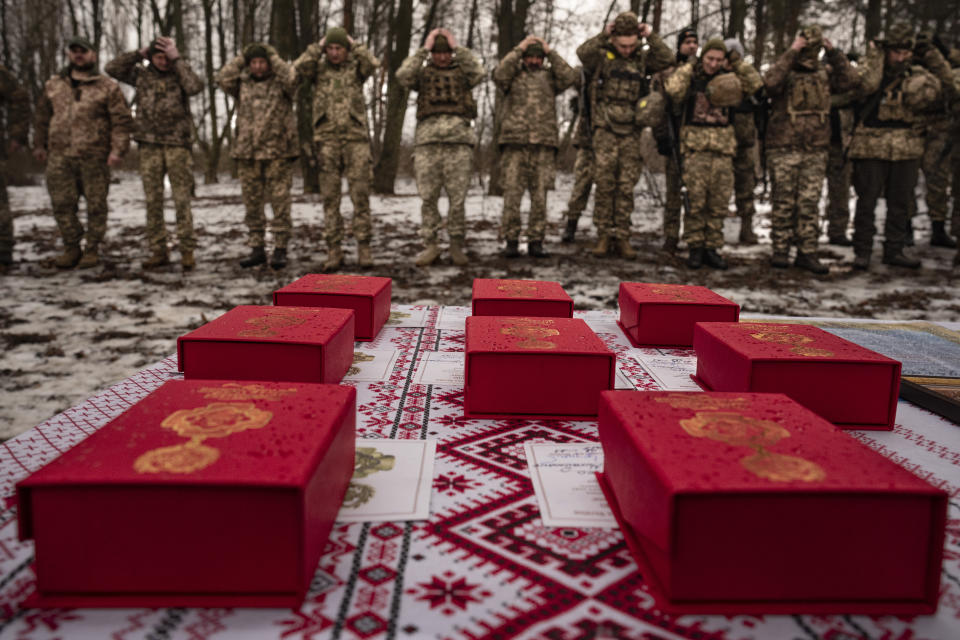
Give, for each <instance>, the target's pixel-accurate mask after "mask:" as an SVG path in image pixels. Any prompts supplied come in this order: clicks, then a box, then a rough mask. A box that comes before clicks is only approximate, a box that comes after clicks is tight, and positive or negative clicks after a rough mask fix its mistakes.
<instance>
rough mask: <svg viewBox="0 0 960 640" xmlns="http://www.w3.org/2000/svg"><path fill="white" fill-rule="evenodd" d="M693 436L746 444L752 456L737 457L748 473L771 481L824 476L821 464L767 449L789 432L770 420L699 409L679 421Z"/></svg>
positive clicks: (811, 480)
mask: <svg viewBox="0 0 960 640" xmlns="http://www.w3.org/2000/svg"><path fill="white" fill-rule="evenodd" d="M680 426H681V427H683V430H684V431H686V432H687V433H688V434H690V435H691V436H693V437H695V438H709V439H710V440H715V441H717V442H723V443H725V444H729V445H732V446H734V447H749V448H751V449H753V450H754V453H753V455H749V456H747V457H745V458H741V459H740V464H741V465H743V467H744V468H745V469H746V470H747V471H749V472H750V473H752V474H754V475H756V476H758V477H760V478H766V479H767V480H772V481H774V482H793V481H800V482H820V481H821V480H823V479H824V478H826V477H827V474H826V472H825V471H824V470H823V467H821V466H820V465H818V464H817V463H816V462H813V461H811V460H805V459H803V458H798V457H795V456H788V455H784V454H780V453H774V452H771V451H768V450H767V448H768V447H772V446H773V445H775V444H776V443H777V442H779V441H780V440H782V439H784V438H789V437H790V432H789V431H788V430H787V429H785V428H784V427H782V426H781V425H779V424H777V423H776V422H774V421H772V420H761V419H759V418H751V417H750V416H745V415H742V414H740V413H736V412H733V411H698V412H697V414H696V415H695V416H694V417H693V418H686V419H684V420H681V421H680Z"/></svg>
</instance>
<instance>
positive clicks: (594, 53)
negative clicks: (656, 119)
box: [577, 33, 675, 135]
mask: <svg viewBox="0 0 960 640" xmlns="http://www.w3.org/2000/svg"><path fill="white" fill-rule="evenodd" d="M647 40H648V42H649V44H650V47H649V48H648V49H645V48H643V47H642V46H639V47H637V50H636V51H635V52H634V53H633V55H631V56H630V57H629V58H624V57H623V56H621V55H620V54H618V53H617V52H616V50H615V49H614V48H613V44H612V43H611V42H610V36H608V35H607V34H605V33H601V34H600V35H598V36H594V37H593V38H590V39H589V40H587V41H586V42H584V43H583V44H581V45H580V46H579V47H577V56H578V57H579V58H580V61H581V62H582V63H583V68H584V69H585V70H586V71H587V75H588V76H589V77H590V116H591V121H592V125H593V128H594V129H597V128H601V127H602V128H605V129H608V130H609V131H612V132H613V133H615V134H617V135H631V134H633V133H634V132H636V133H639V129H640V127H638V126H637V124H636V104H637V102H638V100H639V98H642V97H643V95H645V94H646V93H647V89H648V87H647V86H645V85H647V84H648V80H647V79H646V78H647V77H648V76H649V75H650V74H652V73H655V72H657V71H662V70H663V69H666V68H667V67H669V66H671V65H673V64H674V60H675V58H674V53H673V51H671V50H670V47H668V46H667V45H665V44H664V43H663V40H661V39H660V36H658V35H657V34H655V33H652V34H650V37H649V38H647Z"/></svg>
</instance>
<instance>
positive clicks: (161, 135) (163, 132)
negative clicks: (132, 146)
mask: <svg viewBox="0 0 960 640" xmlns="http://www.w3.org/2000/svg"><path fill="white" fill-rule="evenodd" d="M142 60H143V58H142V57H141V56H140V52H139V51H131V52H130V53H125V54H123V55H121V56H119V57H118V58H116V59H114V60H111V61H110V63H109V64H107V66H106V67H104V68H103V70H104V71H106V72H107V73H108V74H109V75H110V76H112V77H114V78H116V79H117V80H119V81H120V82H123V83H125V84H129V85H131V86H133V87H136V89H137V95H136V96H135V97H134V99H133V102H134V104H135V105H136V127H135V129H134V133H133V139H134V140H136V141H137V142H148V143H151V144H165V145H169V146H173V147H189V146H190V141H191V138H192V123H191V122H190V120H191V116H190V96H194V95H197V94H198V93H200V92H201V91H202V90H203V80H201V79H200V77H199V76H197V74H196V73H194V72H193V69H191V68H190V65H189V64H188V63H187V61H186V60H184V59H183V58H177V59H176V60H174V61H173V64H172V65H171V67H170V69H169V70H168V71H160V70H159V69H157V68H156V67H154V66H153V65H152V64H151V65H149V66H143V64H141V61H142Z"/></svg>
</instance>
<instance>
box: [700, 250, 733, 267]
mask: <svg viewBox="0 0 960 640" xmlns="http://www.w3.org/2000/svg"><path fill="white" fill-rule="evenodd" d="M703 261H704V262H706V263H707V266H708V267H713V268H714V269H720V270H721V271H724V270H726V268H727V267H728V266H730V265H728V264H727V261H726V260H724V259H723V256H722V255H720V254H719V253H717V250H716V249H707V250H706V251H704V252H703Z"/></svg>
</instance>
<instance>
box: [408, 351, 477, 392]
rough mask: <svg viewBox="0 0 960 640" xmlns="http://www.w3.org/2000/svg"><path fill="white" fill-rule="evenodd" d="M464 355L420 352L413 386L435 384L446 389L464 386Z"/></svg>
mask: <svg viewBox="0 0 960 640" xmlns="http://www.w3.org/2000/svg"><path fill="white" fill-rule="evenodd" d="M465 360H466V354H464V353H463V352H462V351H428V352H421V356H420V360H419V362H418V363H417V368H416V370H415V371H414V372H413V379H412V380H411V382H413V383H414V384H437V385H442V386H448V387H462V386H463V385H464V367H465V366H466V365H465Z"/></svg>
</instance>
